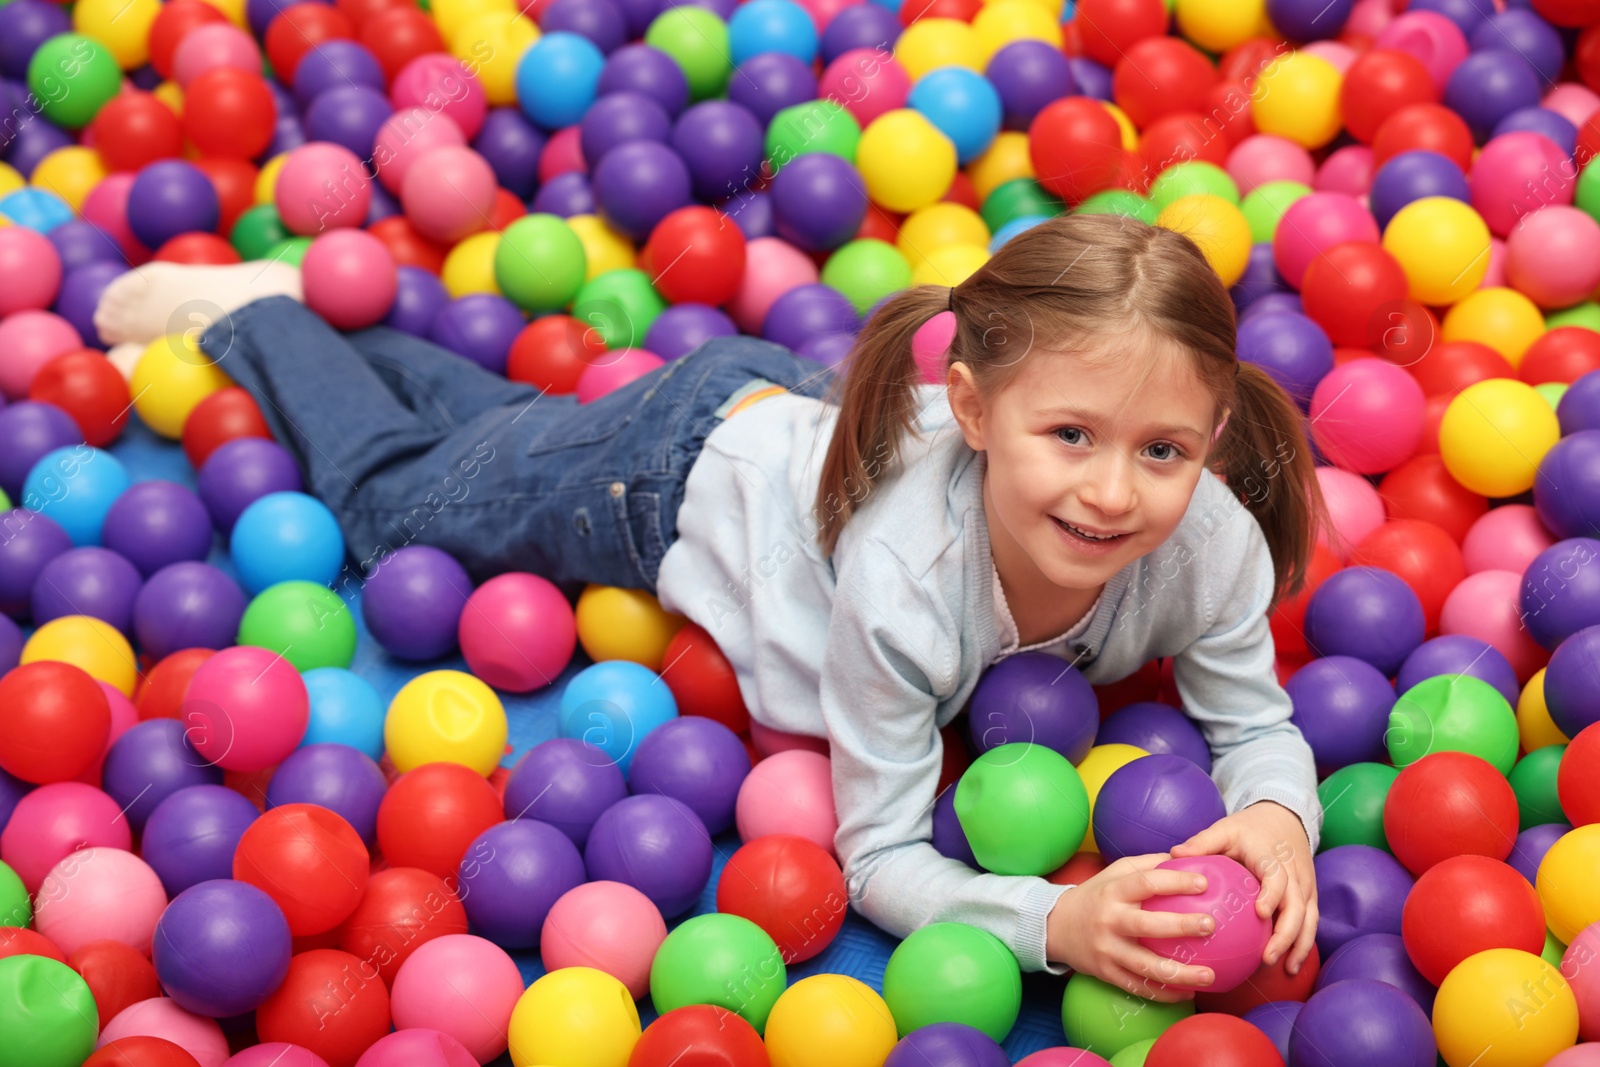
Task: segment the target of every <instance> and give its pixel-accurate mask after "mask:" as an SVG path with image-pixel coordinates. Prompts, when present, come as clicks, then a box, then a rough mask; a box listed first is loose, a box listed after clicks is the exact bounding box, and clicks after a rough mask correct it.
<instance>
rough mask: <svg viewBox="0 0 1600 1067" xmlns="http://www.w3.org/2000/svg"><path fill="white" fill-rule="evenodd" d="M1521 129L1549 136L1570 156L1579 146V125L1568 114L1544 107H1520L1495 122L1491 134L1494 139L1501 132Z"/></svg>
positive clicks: (1514, 131) (1513, 131) (1515, 131)
mask: <svg viewBox="0 0 1600 1067" xmlns="http://www.w3.org/2000/svg"><path fill="white" fill-rule="evenodd" d="M1519 131H1522V132H1526V133H1536V134H1538V135H1539V136H1541V137H1545V138H1548V139H1549V140H1551V141H1554V142H1555V143H1556V145H1557V146H1558V147H1559V148H1560V149H1561V150H1562V151H1563V152H1565V153H1566V154H1567V155H1569V156H1570V155H1572V153H1573V150H1574V149H1576V148H1577V146H1578V127H1576V126H1574V125H1573V124H1572V123H1571V121H1570V120H1568V119H1567V118H1566V116H1564V115H1560V114H1557V113H1556V112H1554V111H1551V110H1550V109H1549V108H1543V107H1524V108H1518V109H1517V110H1516V111H1513V112H1512V113H1511V114H1509V115H1507V116H1506V117H1505V118H1503V119H1501V120H1500V121H1499V122H1497V123H1495V124H1494V132H1492V133H1491V134H1490V135H1489V136H1490V138H1491V139H1493V138H1495V137H1499V136H1500V135H1501V134H1506V133H1517V132H1519Z"/></svg>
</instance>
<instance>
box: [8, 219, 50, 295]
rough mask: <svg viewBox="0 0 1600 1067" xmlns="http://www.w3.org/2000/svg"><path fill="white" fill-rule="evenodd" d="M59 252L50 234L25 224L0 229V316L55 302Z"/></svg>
mask: <svg viewBox="0 0 1600 1067" xmlns="http://www.w3.org/2000/svg"><path fill="white" fill-rule="evenodd" d="M60 288H61V256H60V254H59V253H58V252H57V251H56V247H55V245H53V244H51V243H50V238H48V237H46V236H45V235H44V234H42V233H40V232H39V231H37V230H30V229H28V227H26V226H7V227H6V228H5V229H3V230H0V316H3V315H10V314H12V313H13V312H17V311H26V310H28V309H30V308H36V309H43V308H47V307H49V306H50V305H51V304H52V303H54V302H55V298H56V293H57V291H58V290H59V289H60Z"/></svg>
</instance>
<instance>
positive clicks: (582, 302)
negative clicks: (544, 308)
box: [572, 267, 667, 349]
mask: <svg viewBox="0 0 1600 1067" xmlns="http://www.w3.org/2000/svg"><path fill="white" fill-rule="evenodd" d="M666 308H667V302H666V301H665V300H663V299H662V298H661V294H660V293H658V292H656V289H655V286H653V285H651V284H650V276H649V275H648V274H646V273H645V272H644V271H642V270H634V269H633V268H632V267H628V268H625V269H622V270H608V271H606V272H605V273H604V274H601V275H599V276H597V277H595V278H594V279H593V280H592V281H590V282H588V283H586V284H585V285H584V286H583V288H582V289H579V290H578V297H577V299H576V300H574V301H573V303H572V317H573V318H575V319H577V320H578V321H579V322H581V323H583V325H585V326H587V327H589V328H590V329H592V330H594V331H595V332H596V333H597V334H599V335H600V338H601V339H602V340H603V341H605V343H606V347H607V348H612V349H615V348H643V347H644V335H645V334H647V333H649V332H650V325H651V323H653V322H655V321H656V316H658V315H660V314H661V313H662V312H663V311H665V310H666Z"/></svg>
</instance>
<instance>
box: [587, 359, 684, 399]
mask: <svg viewBox="0 0 1600 1067" xmlns="http://www.w3.org/2000/svg"><path fill="white" fill-rule="evenodd" d="M665 362H666V360H664V359H662V358H661V357H660V356H658V355H656V354H655V353H654V352H646V351H645V350H644V349H642V348H618V349H614V350H613V351H611V352H608V353H607V354H606V355H605V356H602V357H599V358H597V359H594V360H591V361H590V363H589V365H588V366H587V367H585V368H583V373H582V374H580V375H578V388H577V390H576V392H577V395H578V403H580V404H588V403H590V402H592V401H595V400H599V399H600V398H601V397H603V396H605V395H606V394H607V393H609V392H611V391H612V390H614V389H621V388H622V387H623V386H624V385H627V384H628V383H629V382H631V381H634V380H635V379H638V378H643V377H644V376H645V375H646V374H649V373H650V372H651V371H653V370H655V369H656V368H657V367H659V366H661V365H662V364H663V363H665Z"/></svg>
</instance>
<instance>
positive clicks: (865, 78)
mask: <svg viewBox="0 0 1600 1067" xmlns="http://www.w3.org/2000/svg"><path fill="white" fill-rule="evenodd" d="M817 95H818V96H819V97H821V98H822V99H825V100H837V101H839V102H840V103H841V104H842V105H843V106H844V109H845V110H846V111H848V112H850V114H851V115H852V116H853V117H854V118H855V120H856V121H857V122H858V123H860V124H861V125H862V126H866V125H867V124H868V123H870V122H871V121H872V120H873V119H875V118H877V117H878V116H879V115H883V114H886V113H887V112H890V111H894V110H895V109H896V108H902V107H905V106H906V98H907V97H908V96H910V95H911V76H910V75H909V74H907V73H906V69H905V67H903V66H901V65H900V63H899V61H898V60H896V59H894V58H893V57H891V56H886V55H885V54H884V52H883V50H882V49H881V48H852V49H851V50H850V51H848V52H846V53H844V54H843V55H841V56H840V57H839V58H837V59H835V60H834V61H833V62H832V63H829V64H828V66H827V68H826V69H825V70H823V72H822V78H821V80H820V81H818V83H817Z"/></svg>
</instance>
